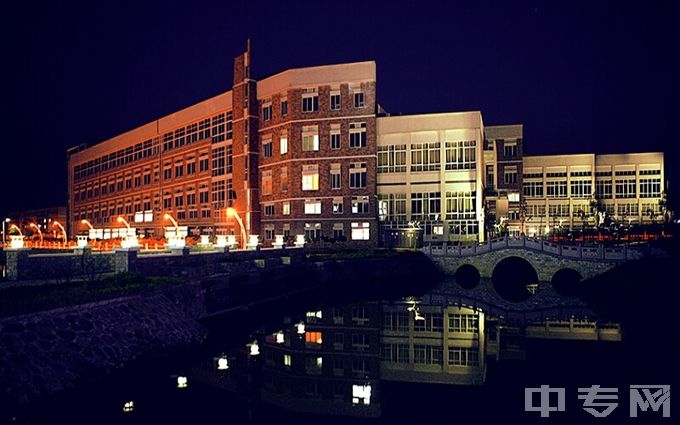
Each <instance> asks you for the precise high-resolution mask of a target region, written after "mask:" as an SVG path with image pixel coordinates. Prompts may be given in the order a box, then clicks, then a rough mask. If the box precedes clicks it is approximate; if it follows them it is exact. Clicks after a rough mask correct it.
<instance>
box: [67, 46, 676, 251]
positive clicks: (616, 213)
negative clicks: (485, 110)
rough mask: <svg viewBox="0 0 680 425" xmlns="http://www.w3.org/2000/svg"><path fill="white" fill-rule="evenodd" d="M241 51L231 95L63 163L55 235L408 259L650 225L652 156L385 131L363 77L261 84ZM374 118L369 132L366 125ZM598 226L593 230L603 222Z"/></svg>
mask: <svg viewBox="0 0 680 425" xmlns="http://www.w3.org/2000/svg"><path fill="white" fill-rule="evenodd" d="M251 59H252V58H251V51H250V46H249V47H248V49H247V51H246V52H244V53H243V54H242V55H240V56H238V57H236V58H235V60H234V78H233V85H232V90H230V91H228V92H225V93H222V94H220V95H218V96H215V97H213V98H211V99H207V100H205V101H203V102H200V103H198V104H196V105H193V106H191V107H188V108H185V109H182V110H180V111H177V112H175V113H173V114H170V115H168V116H165V117H163V118H160V119H158V120H155V121H153V122H151V123H148V124H145V125H143V126H140V127H138V128H136V129H133V130H131V131H129V132H127V133H124V134H121V135H119V136H116V137H114V138H112V139H109V140H106V141H104V142H102V143H99V144H96V145H94V146H92V147H89V148H85V147H84V146H79V147H76V148H72V149H70V150H69V151H68V179H69V184H68V191H69V203H68V230H69V232H70V234H71V235H74V234H76V233H81V232H85V231H87V224H83V223H81V221H82V220H83V219H87V220H88V221H89V222H90V223H91V224H92V225H93V226H95V227H96V228H97V231H98V234H99V235H100V237H102V238H110V237H116V236H118V235H119V231H118V229H119V228H120V227H121V225H120V224H119V223H118V222H117V218H118V217H119V216H122V217H123V218H125V219H126V220H127V221H129V222H130V223H131V224H132V225H133V226H134V227H135V228H137V230H138V232H139V233H141V234H142V235H147V236H163V235H164V228H165V227H166V226H170V224H171V223H169V222H167V221H166V220H165V219H164V217H165V214H166V213H168V214H170V215H171V216H173V217H174V218H176V219H177V220H178V221H179V222H180V224H181V225H182V226H187V227H188V229H189V232H190V234H194V235H198V234H236V235H239V234H240V233H241V232H240V231H239V229H238V228H237V223H236V221H235V220H233V218H231V217H229V216H227V214H226V209H227V207H232V208H233V209H235V210H236V212H237V213H238V214H239V215H240V217H241V218H242V219H243V222H244V225H245V230H246V233H247V234H250V235H254V234H256V235H259V236H260V239H261V241H263V242H264V244H265V246H270V245H271V243H272V242H273V240H274V238H275V236H277V235H283V236H286V237H287V238H288V241H289V242H292V239H293V238H294V236H295V235H300V234H303V233H304V234H305V235H306V238H307V240H308V241H310V242H316V243H318V244H322V245H327V244H330V243H340V244H342V246H358V247H361V246H371V245H375V244H376V243H378V241H379V240H380V242H382V243H383V244H385V245H387V246H394V245H397V246H417V245H418V244H421V243H423V242H426V243H438V242H472V241H483V240H484V239H485V238H486V237H487V236H488V235H489V234H492V233H494V232H499V231H507V232H509V233H510V234H517V235H518V234H520V233H527V234H543V233H544V232H545V230H546V229H548V230H549V231H550V230H552V229H555V228H561V227H562V228H563V227H566V226H568V227H572V228H573V227H576V226H580V225H583V223H586V222H587V223H593V222H594V220H595V218H594V216H595V215H594V214H593V211H597V210H601V211H602V212H603V213H606V214H607V215H608V216H609V217H611V218H614V219H616V220H620V221H621V222H624V223H630V224H633V223H647V222H654V221H655V220H660V218H661V214H662V213H663V212H662V211H661V204H660V201H661V199H662V196H663V190H664V170H663V154H662V153H648V154H631V155H626V154H623V155H594V154H584V155H553V156H525V155H524V151H525V149H524V143H523V135H522V131H523V128H522V125H503V126H493V127H485V126H484V125H483V121H482V116H481V113H480V112H458V113H441V114H423V115H409V116H389V115H387V114H385V113H383V112H382V110H381V108H379V107H378V106H377V103H376V65H375V63H374V62H358V63H348V64H339V65H328V66H317V67H309V68H299V69H290V70H287V71H284V72H281V73H279V74H276V75H273V76H270V77H267V78H263V79H261V80H259V81H256V80H254V79H253V78H252V77H251V62H252V61H251ZM378 110H380V111H381V113H380V116H378V115H377V113H376V112H377V111H378ZM601 217H602V214H601V215H600V216H599V218H598V219H601Z"/></svg>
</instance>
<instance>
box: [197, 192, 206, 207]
mask: <svg viewBox="0 0 680 425" xmlns="http://www.w3.org/2000/svg"><path fill="white" fill-rule="evenodd" d="M198 201H199V202H200V203H201V204H207V203H208V191H202V192H199V194H198Z"/></svg>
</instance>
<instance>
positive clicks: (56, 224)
mask: <svg viewBox="0 0 680 425" xmlns="http://www.w3.org/2000/svg"><path fill="white" fill-rule="evenodd" d="M52 226H57V227H58V228H59V230H61V233H62V235H63V236H64V245H66V243H67V242H68V239H67V238H66V229H64V226H62V225H61V223H59V222H58V221H57V220H54V221H53V222H52Z"/></svg>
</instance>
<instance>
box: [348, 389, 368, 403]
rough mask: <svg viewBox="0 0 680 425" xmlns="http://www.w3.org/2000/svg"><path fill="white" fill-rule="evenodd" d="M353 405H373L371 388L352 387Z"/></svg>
mask: <svg viewBox="0 0 680 425" xmlns="http://www.w3.org/2000/svg"><path fill="white" fill-rule="evenodd" d="M352 404H364V405H369V404H371V386H370V385H352Z"/></svg>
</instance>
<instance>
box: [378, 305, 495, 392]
mask: <svg viewBox="0 0 680 425" xmlns="http://www.w3.org/2000/svg"><path fill="white" fill-rule="evenodd" d="M416 308H417V312H418V318H417V319H416V315H415V314H414V313H415V311H409V310H407V305H406V304H403V303H398V304H387V305H385V306H384V307H383V321H382V330H381V333H380V343H381V345H380V347H381V349H380V360H381V361H380V377H381V378H382V379H385V380H391V381H407V382H423V383H446V384H460V385H480V384H482V383H484V379H485V374H486V362H485V354H486V353H485V338H486V337H485V316H484V313H483V312H481V311H476V310H473V309H471V308H466V307H456V306H448V307H444V306H436V305H422V306H417V307H416Z"/></svg>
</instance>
